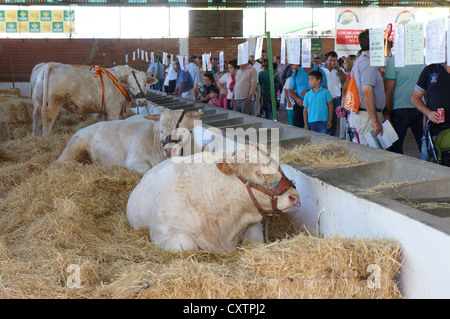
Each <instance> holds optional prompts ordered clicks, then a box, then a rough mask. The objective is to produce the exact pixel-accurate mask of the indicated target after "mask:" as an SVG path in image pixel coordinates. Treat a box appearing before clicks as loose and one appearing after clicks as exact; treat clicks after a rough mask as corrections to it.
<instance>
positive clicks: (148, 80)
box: [147, 77, 158, 85]
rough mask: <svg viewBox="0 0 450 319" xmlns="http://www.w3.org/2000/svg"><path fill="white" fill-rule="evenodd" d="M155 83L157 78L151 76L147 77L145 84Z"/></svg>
mask: <svg viewBox="0 0 450 319" xmlns="http://www.w3.org/2000/svg"><path fill="white" fill-rule="evenodd" d="M156 83H158V79H157V78H153V77H149V78H147V84H148V85H153V84H156Z"/></svg>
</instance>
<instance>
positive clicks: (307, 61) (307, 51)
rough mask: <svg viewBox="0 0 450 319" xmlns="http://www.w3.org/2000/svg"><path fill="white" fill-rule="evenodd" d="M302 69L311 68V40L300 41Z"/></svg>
mask: <svg viewBox="0 0 450 319" xmlns="http://www.w3.org/2000/svg"><path fill="white" fill-rule="evenodd" d="M302 67H303V68H310V67H311V38H304V39H302Z"/></svg>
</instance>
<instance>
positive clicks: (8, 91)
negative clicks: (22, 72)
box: [0, 88, 20, 96]
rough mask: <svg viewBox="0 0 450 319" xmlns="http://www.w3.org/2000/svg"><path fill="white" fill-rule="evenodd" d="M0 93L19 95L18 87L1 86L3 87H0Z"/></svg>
mask: <svg viewBox="0 0 450 319" xmlns="http://www.w3.org/2000/svg"><path fill="white" fill-rule="evenodd" d="M0 95H15V96H20V89H19V88H3V89H0Z"/></svg>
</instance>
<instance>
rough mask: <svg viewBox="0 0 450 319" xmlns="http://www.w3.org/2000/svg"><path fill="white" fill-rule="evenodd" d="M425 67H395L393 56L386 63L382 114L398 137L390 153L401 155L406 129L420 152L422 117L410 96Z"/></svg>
mask: <svg viewBox="0 0 450 319" xmlns="http://www.w3.org/2000/svg"><path fill="white" fill-rule="evenodd" d="M425 66H426V65H425V64H414V65H405V66H404V67H395V57H394V56H393V57H390V58H389V59H388V61H387V64H386V71H385V76H384V77H385V79H384V80H385V89H386V108H385V111H384V114H385V116H386V118H387V119H388V120H390V121H391V122H392V126H393V128H394V130H395V131H396V132H397V135H398V140H397V141H396V142H395V143H394V144H393V145H392V147H391V151H392V152H395V153H399V154H403V142H404V140H405V136H406V132H407V130H408V128H409V129H410V130H411V132H412V133H413V135H414V138H415V140H416V143H417V146H418V148H419V151H420V146H421V143H422V142H421V139H422V135H423V115H422V113H421V112H419V110H417V109H416V107H415V106H414V105H413V104H412V103H411V96H412V94H413V92H414V87H415V85H416V83H417V80H418V78H419V75H420V73H421V72H422V70H423V69H424V68H425Z"/></svg>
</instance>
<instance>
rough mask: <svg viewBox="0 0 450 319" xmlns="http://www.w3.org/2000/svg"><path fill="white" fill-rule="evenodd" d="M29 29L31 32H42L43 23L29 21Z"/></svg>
mask: <svg viewBox="0 0 450 319" xmlns="http://www.w3.org/2000/svg"><path fill="white" fill-rule="evenodd" d="M29 31H30V32H36V33H39V32H41V23H40V22H29Z"/></svg>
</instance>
